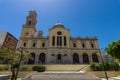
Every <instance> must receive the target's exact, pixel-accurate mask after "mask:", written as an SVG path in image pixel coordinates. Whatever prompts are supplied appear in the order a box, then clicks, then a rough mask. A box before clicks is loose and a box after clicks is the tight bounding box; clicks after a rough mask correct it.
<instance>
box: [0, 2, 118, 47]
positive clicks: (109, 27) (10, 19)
mask: <svg viewBox="0 0 120 80" xmlns="http://www.w3.org/2000/svg"><path fill="white" fill-rule="evenodd" d="M30 10H36V11H37V14H38V17H37V20H38V23H37V26H36V27H37V30H39V29H41V30H43V32H44V36H47V35H48V30H49V28H51V27H52V26H53V25H54V24H55V23H57V22H58V21H59V22H61V23H62V24H64V26H65V27H66V28H69V29H70V33H71V36H73V37H77V36H81V37H86V36H89V37H94V36H97V37H98V40H99V45H100V48H105V47H106V46H107V45H108V44H109V43H111V42H112V41H116V40H118V39H120V0H0V30H5V31H8V32H10V33H11V34H13V35H14V36H15V37H16V38H19V37H20V33H21V30H22V25H23V24H24V23H25V19H26V16H27V15H28V11H30Z"/></svg>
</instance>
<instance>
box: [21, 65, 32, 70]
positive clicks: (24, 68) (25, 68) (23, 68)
mask: <svg viewBox="0 0 120 80" xmlns="http://www.w3.org/2000/svg"><path fill="white" fill-rule="evenodd" d="M20 70H21V71H29V70H30V69H29V68H28V66H21V67H20Z"/></svg>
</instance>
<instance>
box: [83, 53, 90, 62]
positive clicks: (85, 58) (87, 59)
mask: <svg viewBox="0 0 120 80" xmlns="http://www.w3.org/2000/svg"><path fill="white" fill-rule="evenodd" d="M83 63H89V57H88V55H87V54H86V53H84V54H83Z"/></svg>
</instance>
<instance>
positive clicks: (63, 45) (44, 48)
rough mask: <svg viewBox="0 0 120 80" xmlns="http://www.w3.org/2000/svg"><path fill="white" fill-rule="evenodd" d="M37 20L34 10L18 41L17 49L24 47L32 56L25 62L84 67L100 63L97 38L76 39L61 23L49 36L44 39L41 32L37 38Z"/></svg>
mask: <svg viewBox="0 0 120 80" xmlns="http://www.w3.org/2000/svg"><path fill="white" fill-rule="evenodd" d="M36 17H37V13H36V12H35V11H30V12H29V15H28V16H27V17H26V23H25V24H24V25H23V28H22V33H21V36H20V39H19V44H18V48H19V47H23V48H24V49H25V50H27V51H29V53H30V54H31V55H32V57H33V59H32V60H31V59H29V60H26V61H25V62H24V63H28V64H83V63H90V62H100V61H101V60H100V51H99V45H98V40H97V38H96V37H93V38H89V37H85V38H81V37H77V38H73V37H71V36H70V30H69V29H66V28H65V27H64V25H62V24H61V23H56V24H55V25H53V27H52V28H51V29H49V35H48V36H47V37H43V32H42V31H41V30H40V31H38V35H36V24H37V20H36Z"/></svg>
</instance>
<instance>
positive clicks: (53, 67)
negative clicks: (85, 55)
mask: <svg viewBox="0 0 120 80" xmlns="http://www.w3.org/2000/svg"><path fill="white" fill-rule="evenodd" d="M86 66H88V65H87V64H82V65H76V64H75V65H72V64H53V65H45V67H46V71H80V70H81V69H83V68H85V67H86Z"/></svg>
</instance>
